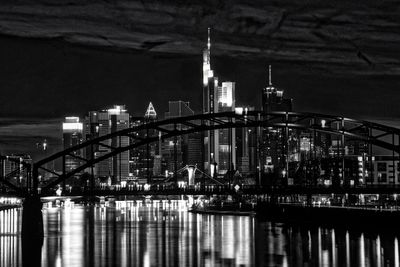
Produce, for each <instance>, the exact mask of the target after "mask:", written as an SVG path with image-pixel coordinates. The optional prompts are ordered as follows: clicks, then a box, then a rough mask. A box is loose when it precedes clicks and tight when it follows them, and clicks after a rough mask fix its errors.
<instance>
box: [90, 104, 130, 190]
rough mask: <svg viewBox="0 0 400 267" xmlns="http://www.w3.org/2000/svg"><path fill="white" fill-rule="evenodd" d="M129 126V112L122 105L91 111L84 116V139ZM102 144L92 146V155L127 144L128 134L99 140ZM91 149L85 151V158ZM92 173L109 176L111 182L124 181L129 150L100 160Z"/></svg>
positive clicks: (127, 170)
mask: <svg viewBox="0 0 400 267" xmlns="http://www.w3.org/2000/svg"><path fill="white" fill-rule="evenodd" d="M128 127H129V113H128V112H127V110H126V109H125V106H123V105H114V106H113V107H112V108H109V109H105V110H101V111H91V112H89V115H88V117H87V118H86V128H85V136H86V140H90V139H94V138H96V137H99V136H103V135H107V134H110V133H113V132H117V131H120V130H123V129H126V128H128ZM101 143H102V144H104V145H97V146H94V148H93V149H94V151H93V154H94V157H95V158H99V157H102V156H104V155H106V154H108V153H110V152H111V149H112V147H118V146H119V145H121V146H127V145H129V137H128V136H115V137H113V138H111V139H108V140H104V141H102V142H101ZM91 153H92V152H91V151H90V150H87V151H86V156H87V158H90V157H91ZM94 174H95V175H96V176H97V177H111V178H112V182H113V183H118V182H120V181H125V180H126V179H127V177H128V176H129V152H128V151H125V152H122V153H120V154H118V155H116V156H114V157H111V158H108V159H105V160H103V161H100V162H99V163H97V164H96V165H95V168H94Z"/></svg>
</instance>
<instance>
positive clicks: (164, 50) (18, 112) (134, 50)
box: [0, 1, 400, 153]
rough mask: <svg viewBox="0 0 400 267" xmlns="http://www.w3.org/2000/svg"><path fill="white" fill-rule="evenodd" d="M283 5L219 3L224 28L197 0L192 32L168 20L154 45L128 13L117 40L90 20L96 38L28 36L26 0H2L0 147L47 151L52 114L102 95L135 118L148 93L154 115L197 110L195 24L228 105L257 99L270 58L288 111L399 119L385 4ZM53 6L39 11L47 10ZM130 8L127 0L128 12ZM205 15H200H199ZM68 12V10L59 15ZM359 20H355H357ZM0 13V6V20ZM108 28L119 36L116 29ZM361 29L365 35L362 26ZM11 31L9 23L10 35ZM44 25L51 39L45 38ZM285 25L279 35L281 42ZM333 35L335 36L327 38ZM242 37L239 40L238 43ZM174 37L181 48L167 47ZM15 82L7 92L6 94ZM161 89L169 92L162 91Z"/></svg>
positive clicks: (72, 111) (52, 138)
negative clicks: (128, 27)
mask: <svg viewBox="0 0 400 267" xmlns="http://www.w3.org/2000/svg"><path fill="white" fill-rule="evenodd" d="M289 3H290V1H289V2H288V3H282V5H281V6H280V5H275V4H274V3H272V4H270V5H271V10H275V11H276V12H275V11H274V12H272V11H271V10H270V9H268V5H269V4H268V5H266V6H261V5H260V4H259V3H255V6H248V5H247V4H246V3H242V2H241V1H238V2H237V3H236V2H235V3H226V4H224V8H225V9H226V12H230V14H231V15H232V16H234V15H235V16H236V18H237V20H238V21H230V22H231V23H232V28H231V29H230V30H228V28H226V27H225V26H226V23H227V22H228V21H229V19H228V17H227V16H226V13H223V14H222V17H220V18H219V19H220V22H221V23H220V24H218V23H216V19H217V18H218V15H221V14H220V13H219V11H218V12H217V13H215V14H212V12H211V11H212V10H218V7H217V6H215V5H214V4H213V5H209V6H208V8H209V10H208V11H207V9H205V6H207V4H205V5H199V6H196V7H195V8H194V9H193V10H191V11H190V12H194V13H196V12H195V11H194V10H205V11H204V12H205V13H204V16H201V15H199V16H200V17H198V16H197V17H198V19H199V20H200V23H198V26H197V27H196V28H193V29H191V31H193V30H194V31H195V32H193V34H192V37H193V38H192V39H188V36H189V35H190V34H191V33H189V32H188V31H182V30H179V29H175V28H174V25H180V23H181V22H175V21H172V22H171V23H170V24H168V25H166V26H165V27H166V28H167V31H166V32H164V33H163V34H164V35H166V36H168V37H167V38H165V40H164V41H165V42H161V41H160V42H158V41H157V40H158V39H157V38H158V37H159V38H161V37H160V36H162V34H161V33H160V32H158V31H154V30H151V27H147V26H146V27H145V26H144V25H145V23H144V22H140V23H138V28H137V29H134V30H132V31H131V32H130V33H129V34H130V36H125V35H123V34H122V35H121V38H122V39H123V38H126V43H125V44H123V43H119V42H116V41H115V40H113V42H111V41H104V40H107V38H109V39H110V40H111V39H113V38H115V36H111V37H110V36H109V33H108V32H107V31H103V28H102V26H99V34H98V36H93V40H96V41H93V42H90V41H87V40H86V39H85V38H77V39H76V38H75V39H74V37H71V38H68V37H67V36H75V35H76V36H77V35H78V32H77V31H76V29H73V28H72V27H71V25H69V23H66V24H65V33H60V32H59V31H58V29H56V28H52V27H49V25H50V24H46V23H45V20H46V19H48V20H51V19H50V18H45V20H43V21H41V20H37V21H36V22H34V23H33V24H34V25H35V26H36V28H35V29H30V30H31V31H30V32H31V33H32V35H29V36H28V35H26V32H27V31H24V30H23V29H24V25H22V24H18V23H17V21H18V20H19V16H20V15H21V12H22V9H23V8H24V7H27V6H28V5H25V4H24V1H22V2H21V5H20V6H17V7H14V9H15V11H14V13H13V14H14V15H13V16H12V17H10V18H8V19H9V23H8V24H4V26H5V28H2V29H0V31H2V32H3V35H2V36H0V40H1V42H0V48H1V49H0V51H1V52H0V53H1V56H2V58H3V59H4V61H6V62H7V63H8V64H3V65H2V66H1V67H0V74H1V77H2V81H3V85H2V90H1V92H0V96H1V97H0V99H1V104H2V105H0V115H1V117H2V121H1V122H0V136H1V137H2V139H1V141H0V151H2V152H3V151H4V152H10V151H11V149H15V151H16V152H17V153H21V152H24V150H23V148H24V147H31V150H34V144H35V143H37V142H40V140H39V138H38V137H39V136H41V137H43V138H41V139H47V141H48V143H49V145H50V147H49V149H50V150H51V149H53V148H54V147H57V149H55V150H59V149H60V148H61V147H62V144H61V142H60V141H59V140H58V141H57V137H58V136H60V132H61V128H60V126H59V125H58V121H60V120H62V119H63V118H64V117H65V116H69V115H72V116H80V117H82V116H83V115H84V114H85V113H86V112H87V111H88V110H99V109H103V108H106V107H110V106H112V105H114V104H124V105H126V107H127V109H128V110H129V111H130V113H131V114H135V115H141V113H142V112H143V110H144V109H145V108H146V105H147V103H148V102H150V101H152V102H153V103H154V106H155V107H156V109H157V110H160V111H161V112H162V113H163V112H164V111H166V110H167V105H168V103H167V101H168V100H182V101H187V102H190V103H191V107H192V108H193V110H195V111H196V112H198V111H199V110H201V104H200V101H199V100H200V99H201V88H200V86H198V84H199V81H201V79H202V77H201V75H202V71H201V50H202V47H203V46H204V39H205V36H206V34H207V27H211V28H212V31H213V69H214V70H215V71H216V72H217V73H218V76H219V77H220V78H221V80H232V81H235V83H236V94H237V102H238V103H237V105H238V106H239V105H244V104H246V105H251V106H255V107H260V106H261V99H260V97H259V96H260V91H261V90H262V88H264V87H265V86H266V85H267V84H268V65H272V66H273V76H274V85H276V86H277V87H278V88H282V89H284V90H285V95H286V97H288V98H292V99H294V100H295V103H294V107H293V110H294V111H306V112H317V113H323V114H340V115H343V116H346V117H352V118H357V119H365V120H372V121H377V122H380V123H384V124H387V125H392V126H396V127H399V125H400V122H399V120H398V117H399V115H400V114H399V112H398V109H397V108H396V106H397V103H398V101H399V100H400V99H398V96H397V94H396V90H397V88H399V86H400V79H399V78H398V75H397V71H398V65H399V64H398V63H397V62H396V60H397V59H396V58H393V56H392V55H395V54H396V46H395V44H396V42H397V41H396V40H397V37H396V35H395V33H394V32H393V31H390V29H391V27H394V24H395V23H396V22H395V21H393V20H392V22H390V21H391V20H390V18H394V17H393V16H394V14H392V13H390V14H387V8H388V6H390V4H387V5H386V6H385V5H382V6H378V7H374V9H372V7H371V6H370V3H369V2H368V3H365V5H364V6H360V7H359V14H357V12H355V10H356V6H354V5H352V4H345V5H343V6H339V7H332V6H329V7H326V6H324V5H320V4H318V3H315V6H312V7H308V6H307V5H305V7H304V10H301V9H299V10H297V11H295V10H296V6H297V5H294V6H293V7H292V6H290V5H289ZM165 5H167V6H168V4H165ZM170 5H172V4H170ZM257 5H260V6H259V7H260V8H259V9H260V10H259V12H255V10H256V9H257ZM61 6H62V4H60V6H59V7H56V8H54V10H52V11H50V12H57V11H56V10H57V9H58V8H60V7H61ZM4 7H5V8H6V9H7V10H9V9H10V8H13V4H12V3H7V4H5V5H4ZM187 7H188V6H185V5H184V6H183V8H184V9H185V8H187ZM67 8H68V7H67ZM85 8H86V7H85ZM142 8H143V7H142V6H141V5H140V4H139V5H137V4H134V9H137V10H141V9H142ZM146 8H147V9H146V11H145V12H148V11H149V10H153V9H156V11H157V12H159V13H163V12H162V11H161V10H160V9H158V8H156V7H155V6H153V5H152V4H149V6H147V7H146ZM172 8H173V9H174V10H175V11H174V12H176V14H178V13H179V12H178V9H179V8H178V6H174V5H172ZM175 8H177V9H175ZM311 8H312V10H313V12H311V14H310V12H309V10H310V9H311ZM6 9H5V10H6ZM39 9H40V5H38V6H30V7H29V11H28V13H29V12H31V13H32V14H36V15H37V18H40V17H41V16H42V15H41V14H40V12H39V13H38V10H39ZM372 11H374V12H372ZM93 12H94V13H93V14H94V15H95V16H97V15H99V14H97V13H96V12H97V11H93ZM129 12H130V11H129ZM208 12H210V14H211V15H210V20H209V21H208V22H207V20H206V19H205V17H206V16H207V13H208ZM375 13H376V14H375ZM382 14H385V15H387V16H385V17H384V16H381V15H382ZM261 15H268V16H267V17H269V18H270V20H271V21H263V22H262V23H261V21H262V19H261V18H262V16H261ZM74 16H75V15H74V12H72V13H71V17H74ZM346 16H347V17H346ZM145 17H147V18H149V17H151V16H150V15H149V16H147V15H145ZM195 17H196V16H195ZM247 17H249V18H252V20H248V21H247V22H246V23H247V24H243V25H245V26H243V28H235V27H234V25H239V22H240V21H243V20H244V19H245V18H247ZM344 17H346V19H347V21H346V20H345V19H344ZM360 18H363V19H364V24H361V23H358V19H360ZM280 19H281V20H282V21H280ZM133 20H135V18H133ZM253 20H254V21H253ZM260 20H261V21H260ZM4 21H5V18H4V16H3V15H1V16H0V23H1V22H4ZM343 21H345V22H347V23H344V22H343ZM115 22H118V19H116V21H115ZM256 22H257V23H256ZM294 22H296V23H303V24H302V25H304V28H303V29H302V31H300V32H303V33H304V38H308V37H309V40H305V39H304V38H300V37H299V36H298V35H296V34H295V33H293V32H292V31H291V30H290V25H294V26H293V27H295V28H296V29H297V30H299V26H298V25H297V24H296V23H295V24H293V23H294ZM306 22H307V23H306ZM85 23H87V22H84V24H85ZM277 23H278V24H277ZM304 23H305V24H304ZM390 23H391V24H390ZM381 24H382V25H386V26H387V27H388V31H381V32H379V31H377V30H376V27H378V26H379V25H381ZM262 25H264V26H265V28H264V29H263V28H262ZM274 25H275V26H274ZM299 25H300V24H299ZM362 25H368V26H365V27H368V28H365V27H364V26H362ZM112 27H116V28H117V31H116V34H117V33H119V29H118V27H119V26H115V25H113V26H112ZM254 27H255V28H254ZM274 27H276V28H274ZM39 29H42V31H38V30H39ZM274 29H275V30H276V32H275V31H274ZM368 29H369V30H370V32H374V33H376V34H375V35H370V34H368ZM374 29H375V31H374ZM17 30H21V31H20V32H18V33H17ZM80 31H82V32H83V33H82V36H85V35H86V34H87V31H86V28H85V27H83V28H82V29H80ZM254 31H255V34H254ZM67 32H70V35H67V34H66V33H67ZM53 34H55V36H58V37H59V38H57V39H55V38H53V36H54V35H53ZM285 34H286V36H287V38H286V39H282V35H285ZM341 34H345V36H344V37H339V36H340V35H341ZM132 36H135V38H134V39H132V38H131V37H132ZM157 36H158V37H157ZM249 37H251V40H250V41H251V42H246V40H247V39H248V38H249ZM372 37H374V38H372ZM102 38H103V39H102ZM161 39H162V38H161ZM325 39H326V40H325ZM101 40H103V41H101ZM189 40H190V41H189ZM327 40H331V41H332V42H327ZM299 41H301V42H299ZM107 42H108V44H107ZM179 42H182V46H180V47H179V49H178V46H176V43H179ZM384 42H385V43H384ZM250 43H251V45H250ZM383 43H384V45H383ZM391 52H393V54H391ZM333 55H334V56H333ZM110 88H112V89H110ZM15 90H18V94H14V91H15ZM111 92H112V93H111ZM377 92H380V93H379V97H376V93H377ZM94 95H96V97H91V96H94ZM166 96H168V97H169V96H173V97H170V98H169V99H165V98H166ZM355 103H357V104H355ZM15 133H17V134H15Z"/></svg>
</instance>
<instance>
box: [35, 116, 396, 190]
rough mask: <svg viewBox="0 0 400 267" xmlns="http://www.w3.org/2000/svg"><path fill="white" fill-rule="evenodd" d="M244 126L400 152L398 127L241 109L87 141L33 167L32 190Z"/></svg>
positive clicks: (144, 126)
mask: <svg viewBox="0 0 400 267" xmlns="http://www.w3.org/2000/svg"><path fill="white" fill-rule="evenodd" d="M244 127H247V128H251V129H252V128H254V129H255V130H256V131H258V132H261V131H262V129H265V128H270V127H271V128H274V129H281V130H282V133H283V136H284V138H286V139H287V138H288V131H289V130H290V129H294V130H306V131H309V132H310V133H312V134H314V135H315V134H316V133H324V134H328V135H331V136H336V138H338V140H341V142H340V145H341V146H342V148H341V149H344V147H343V146H344V144H345V141H346V140H359V141H362V142H365V143H367V144H369V145H370V146H376V147H379V148H382V149H385V150H387V151H389V152H390V153H391V154H392V155H393V158H394V156H395V155H399V152H400V147H399V140H400V139H399V138H400V130H399V129H397V128H394V127H389V126H385V125H382V124H378V123H373V122H368V121H362V120H354V119H349V118H345V117H340V116H332V115H322V114H314V113H297V112H272V113H263V112H261V111H247V110H246V109H244V110H236V111H235V112H223V113H211V114H202V115H194V116H188V117H179V118H172V119H166V120H162V121H155V122H149V123H143V124H140V125H138V126H135V127H132V128H128V129H124V130H121V131H117V132H113V133H110V134H108V135H105V136H100V137H98V138H95V139H92V140H88V141H86V142H84V143H82V144H79V145H77V146H74V147H71V148H68V149H66V150H64V151H60V152H58V153H56V154H54V155H52V156H50V157H48V158H45V159H42V160H40V161H38V162H36V163H34V164H33V168H32V180H33V181H32V183H31V185H32V187H31V190H32V191H36V190H37V189H38V188H39V187H40V188H41V189H42V190H44V191H46V190H48V189H50V188H52V187H54V186H56V185H57V184H60V183H62V182H64V181H65V180H66V179H68V178H69V177H73V176H75V175H77V174H79V173H81V172H82V171H84V170H87V169H90V168H92V167H93V166H94V165H95V164H97V163H99V162H101V161H103V160H106V159H108V158H111V157H114V156H117V155H118V154H121V153H123V152H125V151H129V150H131V149H134V148H137V147H139V146H143V145H147V144H150V143H152V142H156V141H159V140H165V139H170V138H174V137H177V136H182V135H186V134H190V133H196V132H205V131H211V130H217V129H233V128H244ZM139 133H141V134H139ZM116 137H129V139H130V140H131V141H130V143H129V144H125V145H124V144H122V143H121V142H119V144H117V145H114V146H112V145H110V143H111V142H109V140H111V139H113V138H116ZM119 140H121V139H119ZM114 143H115V142H114ZM283 143H284V145H285V146H286V147H285V149H287V140H285V141H284V142H283ZM96 147H103V148H106V149H108V151H109V152H108V153H106V154H102V155H100V156H96V155H95V153H94V151H95V148H96ZM82 150H86V151H90V153H89V154H90V155H89V156H87V157H82V156H78V155H82V153H78V152H79V151H82ZM86 155H87V153H86ZM67 157H71V158H75V159H78V160H79V162H81V164H80V165H79V166H77V167H76V168H73V169H69V168H67V166H66V158H67ZM54 161H57V162H59V164H60V165H61V172H56V171H54V170H52V169H49V168H48V167H47V166H49V165H50V164H49V163H51V162H54ZM175 171H176V170H175ZM41 173H50V174H51V175H52V176H53V179H51V180H49V181H46V182H43V181H40V174H41Z"/></svg>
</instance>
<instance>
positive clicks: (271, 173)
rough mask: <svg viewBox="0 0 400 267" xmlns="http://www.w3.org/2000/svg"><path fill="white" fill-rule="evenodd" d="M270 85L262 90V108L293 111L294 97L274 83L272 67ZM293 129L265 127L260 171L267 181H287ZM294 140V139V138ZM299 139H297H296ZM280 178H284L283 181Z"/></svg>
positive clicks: (269, 70) (269, 110) (268, 110)
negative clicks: (285, 95)
mask: <svg viewBox="0 0 400 267" xmlns="http://www.w3.org/2000/svg"><path fill="white" fill-rule="evenodd" d="M268 78H269V79H268V85H267V86H266V87H265V88H263V90H262V110H263V111H264V112H265V113H270V112H276V111H285V112H290V111H292V99H288V98H284V95H283V90H282V89H279V88H276V87H274V86H273V85H272V69H271V66H269V69H268ZM292 134H294V133H293V132H292V130H289V132H287V133H286V132H285V131H284V130H282V129H281V128H271V127H268V128H263V129H262V135H261V140H260V155H259V157H260V163H259V164H260V165H261V166H259V168H260V171H261V173H262V176H263V177H266V179H264V181H262V182H263V183H264V182H267V183H276V182H283V183H286V182H287V178H288V177H289V175H290V174H289V167H288V163H289V159H290V155H289V151H288V150H289V143H288V141H285V140H286V139H287V140H289V139H290V138H291V135H292ZM293 140H294V139H293ZM296 140H297V139H296ZM278 178H284V179H282V181H280V180H278Z"/></svg>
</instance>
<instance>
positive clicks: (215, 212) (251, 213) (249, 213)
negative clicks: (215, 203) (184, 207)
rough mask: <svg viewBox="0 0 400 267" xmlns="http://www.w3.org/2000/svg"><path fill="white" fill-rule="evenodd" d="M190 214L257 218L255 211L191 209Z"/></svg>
mask: <svg viewBox="0 0 400 267" xmlns="http://www.w3.org/2000/svg"><path fill="white" fill-rule="evenodd" d="M189 212H192V213H198V214H210V215H233V216H256V212H255V211H240V210H218V209H199V208H194V209H189Z"/></svg>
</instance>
